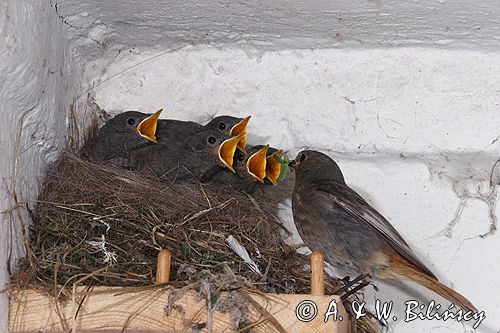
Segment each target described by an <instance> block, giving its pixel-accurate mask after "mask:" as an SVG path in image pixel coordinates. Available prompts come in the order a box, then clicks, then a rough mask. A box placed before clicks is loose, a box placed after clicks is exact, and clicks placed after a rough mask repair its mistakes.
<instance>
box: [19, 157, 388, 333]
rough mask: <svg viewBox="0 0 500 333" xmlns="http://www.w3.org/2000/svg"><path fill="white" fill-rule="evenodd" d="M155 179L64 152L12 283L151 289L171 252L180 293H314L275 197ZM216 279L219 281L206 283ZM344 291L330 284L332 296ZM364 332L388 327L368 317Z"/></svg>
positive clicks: (361, 325) (50, 173) (361, 326)
mask: <svg viewBox="0 0 500 333" xmlns="http://www.w3.org/2000/svg"><path fill="white" fill-rule="evenodd" d="M151 177H152V176H151V173H148V174H147V175H146V174H141V173H137V172H132V171H128V170H124V169H121V168H119V167H117V166H113V165H98V164H93V163H91V162H89V161H87V160H84V159H82V158H81V157H80V156H78V155H77V154H75V153H73V152H71V151H69V150H68V151H64V152H63V153H62V154H61V156H60V158H59V159H58V160H57V161H56V162H55V163H54V165H52V166H51V167H50V168H48V170H47V173H46V175H45V178H44V180H43V183H42V188H41V191H40V195H39V199H38V200H37V202H36V204H35V207H34V210H33V213H32V218H33V223H32V225H31V230H30V231H31V232H30V240H29V245H28V249H27V258H25V259H23V262H22V265H21V270H20V272H19V273H18V274H17V276H15V277H14V279H13V284H14V285H17V286H18V287H24V286H27V285H31V284H33V283H35V284H36V287H37V288H42V289H45V290H46V291H50V292H51V293H53V292H54V290H56V289H57V290H59V289H60V288H62V289H63V291H64V288H65V287H66V288H67V287H70V286H72V285H76V284H89V285H108V286H109V285H111V286H147V285H151V284H152V283H153V277H154V275H155V261H156V256H157V254H158V250H160V249H168V250H170V251H171V252H172V269H171V277H170V281H171V282H170V284H171V285H172V286H174V287H183V289H184V288H186V287H189V286H191V285H192V286H195V287H196V286H199V285H200V280H203V281H208V283H210V284H211V285H215V286H214V290H216V291H218V292H219V291H226V290H233V289H237V288H252V289H256V290H258V291H263V292H277V293H298V294H300V293H302V294H307V293H309V288H310V285H309V272H308V270H307V269H306V268H307V265H308V257H306V256H304V255H301V254H298V253H296V252H294V251H291V250H290V248H289V247H288V246H287V245H286V244H285V243H284V242H283V240H282V239H283V237H282V235H283V233H284V232H286V231H285V229H284V228H283V227H282V225H281V223H280V222H279V220H278V218H277V216H276V215H277V209H278V208H277V207H278V205H277V203H276V202H273V201H272V200H270V198H269V197H268V196H256V197H251V196H249V195H246V194H244V193H241V192H237V191H234V190H232V189H229V188H224V187H220V186H217V187H214V186H210V185H208V184H201V183H182V184H181V183H176V182H164V181H160V180H159V179H156V178H151ZM229 236H232V237H233V238H234V239H236V240H237V241H238V243H240V244H241V245H242V246H243V247H244V248H246V250H247V251H248V252H249V254H250V257H251V259H252V260H253V261H254V262H255V263H256V264H257V266H258V268H259V271H260V274H258V273H256V270H255V267H253V268H252V267H251V266H249V265H248V264H247V263H245V262H244V260H243V259H242V258H241V257H240V256H238V255H237V254H236V253H235V252H234V251H233V250H231V249H230V247H229V246H228V244H227V241H226V240H227V238H228V237H229ZM207 274H209V275H210V276H216V277H217V278H210V279H206V278H200V276H205V277H206V275H207ZM223 276H227V278H222V277H223ZM228 279H229V281H235V282H234V283H232V282H231V283H228ZM217 281H221V285H217V283H218V282H217ZM32 286H33V285H32ZM229 286H231V287H229ZM338 286H339V284H338V280H336V279H334V278H332V277H327V278H326V281H325V287H326V288H325V289H326V293H327V294H331V293H333V292H334V291H335V290H336V289H338ZM67 289H68V290H69V288H67ZM59 294H64V292H62V293H61V292H59ZM66 294H68V293H66ZM358 330H359V331H360V332H370V333H372V332H378V331H379V327H377V326H376V325H374V324H373V322H372V321H371V320H370V319H368V318H367V317H363V318H362V319H361V320H360V321H359V322H358Z"/></svg>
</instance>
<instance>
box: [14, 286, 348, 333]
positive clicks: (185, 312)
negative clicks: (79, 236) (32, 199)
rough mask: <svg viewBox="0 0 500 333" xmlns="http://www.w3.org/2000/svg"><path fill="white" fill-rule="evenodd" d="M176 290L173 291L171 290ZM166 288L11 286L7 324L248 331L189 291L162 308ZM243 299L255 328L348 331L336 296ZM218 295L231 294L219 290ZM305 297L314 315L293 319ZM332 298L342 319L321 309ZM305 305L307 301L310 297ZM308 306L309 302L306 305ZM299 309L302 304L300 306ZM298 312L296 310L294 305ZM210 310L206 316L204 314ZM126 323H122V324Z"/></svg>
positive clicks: (45, 328) (264, 332)
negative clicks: (60, 293) (47, 290)
mask: <svg viewBox="0 0 500 333" xmlns="http://www.w3.org/2000/svg"><path fill="white" fill-rule="evenodd" d="M174 292H176V291H174ZM171 293H172V291H171V289H169V288H165V287H161V286H157V287H155V288H122V287H93V288H91V289H90V290H89V291H87V287H80V288H77V289H76V290H75V292H74V294H73V296H72V299H69V300H66V301H59V302H57V303H56V302H55V301H54V298H53V297H50V296H48V295H46V294H42V293H40V292H38V291H36V290H34V289H27V290H13V291H11V299H10V314H9V330H10V332H11V333H16V332H19V333H20V332H61V331H64V332H68V331H69V330H71V332H72V333H77V332H83V331H85V332H88V331H93V332H112V331H115V332H122V331H124V332H134V331H136V332H138V331H140V332H163V333H167V332H209V326H210V331H211V332H213V333H219V332H221V333H222V332H224V333H235V332H248V331H245V330H244V327H239V328H236V327H234V325H233V321H232V320H231V317H230V314H229V313H221V312H219V311H208V308H207V305H206V301H205V300H204V299H200V298H198V297H197V296H196V294H195V293H194V292H188V293H186V294H184V295H183V296H182V298H180V299H179V300H178V301H176V302H175V307H174V309H173V310H172V311H171V313H169V314H168V313H167V311H166V305H167V304H168V302H169V295H170V294H171ZM243 295H245V299H246V301H247V313H246V316H247V321H248V323H247V324H246V325H247V327H248V328H250V327H251V332H257V333H275V332H277V333H278V332H279V333H284V332H293V333H306V332H307V333H323V332H328V333H347V332H349V322H348V319H347V315H346V312H345V309H344V307H343V306H342V303H341V302H340V301H339V298H338V296H319V295H285V294H257V293H253V292H249V291H245V292H243ZM222 297H230V296H229V294H228V293H223V294H222V295H221V298H220V299H222ZM304 300H308V301H312V302H314V303H315V304H316V306H317V310H318V313H317V316H316V317H315V319H314V320H312V321H310V322H301V321H299V320H298V319H297V315H296V308H297V305H298V304H299V303H301V302H302V301H304ZM332 300H334V301H336V304H337V309H338V314H337V316H342V317H343V320H342V321H340V320H337V321H336V322H334V321H333V317H329V318H328V322H327V323H324V321H323V320H324V314H325V312H326V311H327V309H328V306H329V305H330V303H331V301H332ZM309 305H310V303H309ZM306 307H307V306H306ZM310 309H312V310H314V309H313V306H312V305H311V306H310ZM300 310H301V311H302V312H301V313H302V315H304V314H307V308H304V307H302V308H300ZM299 312H300V311H299ZM209 313H210V317H211V320H209ZM124 328H125V329H124Z"/></svg>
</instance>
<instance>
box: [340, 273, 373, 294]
mask: <svg viewBox="0 0 500 333" xmlns="http://www.w3.org/2000/svg"><path fill="white" fill-rule="evenodd" d="M369 276H370V274H368V273H367V274H361V275H360V276H358V277H357V278H355V279H354V280H352V281H349V280H350V278H349V277H346V278H349V279H347V281H349V282H348V283H347V284H346V285H344V286H343V287H341V288H339V289H337V290H336V291H334V292H333V294H334V295H338V294H340V293H343V292H345V291H346V290H348V289H349V288H351V287H352V286H354V285H355V284H356V283H358V282H360V281H361V280H364V279H365V278H367V277H369ZM346 278H343V279H342V280H346Z"/></svg>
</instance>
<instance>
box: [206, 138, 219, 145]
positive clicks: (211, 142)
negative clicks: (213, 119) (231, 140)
mask: <svg viewBox="0 0 500 333" xmlns="http://www.w3.org/2000/svg"><path fill="white" fill-rule="evenodd" d="M207 141H208V143H210V144H211V145H213V144H214V143H216V142H217V139H216V138H215V136H209V137H208V139H207Z"/></svg>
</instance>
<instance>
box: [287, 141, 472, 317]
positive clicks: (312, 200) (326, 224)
mask: <svg viewBox="0 0 500 333" xmlns="http://www.w3.org/2000/svg"><path fill="white" fill-rule="evenodd" d="M291 166H292V168H293V169H294V170H295V171H296V178H295V186H294V189H293V194H292V211H293V218H294V221H295V224H296V226H297V230H298V232H299V234H300V236H301V237H302V240H303V241H304V243H305V244H306V245H307V246H308V247H309V248H310V249H311V250H312V251H320V252H322V253H324V255H325V259H326V261H327V262H328V263H330V264H331V265H333V266H334V267H336V268H338V269H340V270H341V271H344V272H346V273H348V274H353V275H354V276H358V275H365V276H368V277H369V278H379V279H395V280H411V281H413V282H416V283H418V284H420V285H422V286H424V287H426V288H428V289H430V290H432V291H434V292H435V293H437V294H439V295H441V296H442V297H444V298H446V299H447V300H449V301H450V302H452V303H454V304H455V305H457V306H460V307H462V308H463V309H465V310H471V311H474V312H476V311H477V310H476V308H475V307H474V305H472V303H471V302H470V301H469V300H468V299H467V298H465V297H464V296H462V295H460V294H459V293H458V292H456V291H454V290H453V289H451V288H449V287H447V286H445V285H444V284H442V283H441V282H439V281H438V279H437V278H436V276H435V275H434V274H433V273H432V272H431V271H430V270H429V268H427V267H426V266H425V265H424V263H423V262H422V261H421V260H420V259H419V258H418V257H417V256H416V255H415V254H414V253H413V251H412V250H411V248H410V246H409V245H408V243H406V241H405V240H404V239H403V237H402V236H401V235H400V234H399V233H398V232H397V231H396V229H394V227H393V226H392V225H391V224H390V223H389V222H388V221H387V220H386V219H385V218H384V217H383V216H382V215H381V214H380V213H379V212H377V211H376V210H375V209H374V208H373V207H372V206H370V205H369V204H368V203H367V202H366V201H365V200H364V199H363V198H362V197H361V196H360V195H359V194H358V193H356V192H355V191H354V190H352V189H351V188H350V187H349V186H347V184H346V182H345V180H344V176H343V175H342V172H341V170H340V168H339V167H338V165H337V164H336V163H335V161H333V160H332V159H331V158H330V157H328V156H327V155H325V154H323V153H320V152H317V151H313V150H305V151H302V152H300V153H299V154H298V155H297V158H296V159H295V161H292V163H291Z"/></svg>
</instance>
